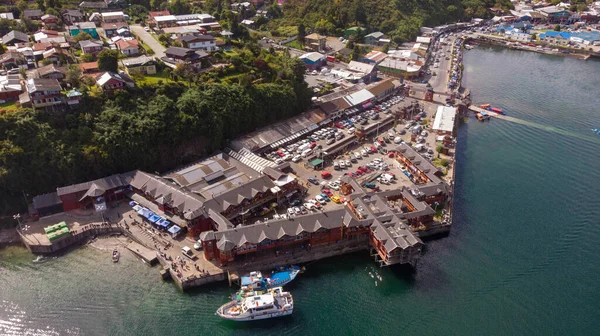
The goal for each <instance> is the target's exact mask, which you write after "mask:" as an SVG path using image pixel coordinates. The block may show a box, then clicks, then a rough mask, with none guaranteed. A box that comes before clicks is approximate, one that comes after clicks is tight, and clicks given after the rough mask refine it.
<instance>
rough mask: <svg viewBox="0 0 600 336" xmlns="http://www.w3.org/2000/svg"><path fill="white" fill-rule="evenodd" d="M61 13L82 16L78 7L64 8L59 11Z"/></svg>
mask: <svg viewBox="0 0 600 336" xmlns="http://www.w3.org/2000/svg"><path fill="white" fill-rule="evenodd" d="M61 14H62V15H70V16H79V17H83V12H81V11H80V10H79V9H65V10H62V11H61Z"/></svg>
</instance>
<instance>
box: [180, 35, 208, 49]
mask: <svg viewBox="0 0 600 336" xmlns="http://www.w3.org/2000/svg"><path fill="white" fill-rule="evenodd" d="M177 40H179V41H180V42H181V44H182V45H183V46H184V47H186V48H189V49H194V50H197V49H202V50H204V51H215V50H216V49H217V46H216V39H215V37H214V36H212V35H185V36H182V37H180V38H178V39H177Z"/></svg>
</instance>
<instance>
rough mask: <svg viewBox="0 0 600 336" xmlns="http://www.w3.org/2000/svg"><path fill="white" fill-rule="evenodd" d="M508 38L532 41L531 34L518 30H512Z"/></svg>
mask: <svg viewBox="0 0 600 336" xmlns="http://www.w3.org/2000/svg"><path fill="white" fill-rule="evenodd" d="M508 38H509V39H510V40H511V41H518V42H531V35H530V34H527V33H517V32H512V33H511V34H510V35H509V36H508Z"/></svg>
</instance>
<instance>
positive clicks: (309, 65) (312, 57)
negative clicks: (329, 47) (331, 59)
mask: <svg viewBox="0 0 600 336" xmlns="http://www.w3.org/2000/svg"><path fill="white" fill-rule="evenodd" d="M298 58H300V59H301V60H302V62H304V65H305V66H306V69H308V70H311V71H312V70H317V69H319V68H320V67H322V66H325V65H326V64H327V57H326V56H325V55H323V54H321V53H318V52H316V51H313V52H309V53H306V54H304V55H301V56H300V57H298Z"/></svg>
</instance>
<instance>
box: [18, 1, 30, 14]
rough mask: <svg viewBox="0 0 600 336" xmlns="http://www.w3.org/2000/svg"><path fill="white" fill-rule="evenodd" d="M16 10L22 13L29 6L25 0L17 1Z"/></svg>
mask: <svg viewBox="0 0 600 336" xmlns="http://www.w3.org/2000/svg"><path fill="white" fill-rule="evenodd" d="M17 8H18V9H19V11H20V12H21V13H23V11H24V10H26V9H27V8H29V4H28V3H27V1H25V0H19V2H17Z"/></svg>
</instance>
